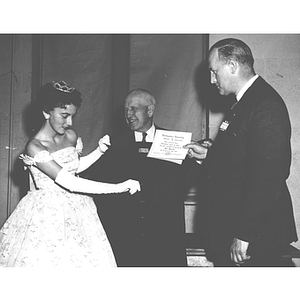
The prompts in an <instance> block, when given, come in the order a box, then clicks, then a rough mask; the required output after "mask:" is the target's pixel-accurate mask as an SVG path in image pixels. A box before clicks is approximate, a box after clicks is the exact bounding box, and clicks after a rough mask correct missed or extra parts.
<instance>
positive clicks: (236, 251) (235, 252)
mask: <svg viewBox="0 0 300 300" xmlns="http://www.w3.org/2000/svg"><path fill="white" fill-rule="evenodd" d="M248 247H249V243H248V242H246V241H242V240H239V239H237V238H234V239H233V242H232V245H231V247H230V257H231V260H232V261H234V262H235V263H236V264H237V265H241V264H243V263H244V262H245V261H246V260H248V259H250V258H251V256H249V255H247V250H248Z"/></svg>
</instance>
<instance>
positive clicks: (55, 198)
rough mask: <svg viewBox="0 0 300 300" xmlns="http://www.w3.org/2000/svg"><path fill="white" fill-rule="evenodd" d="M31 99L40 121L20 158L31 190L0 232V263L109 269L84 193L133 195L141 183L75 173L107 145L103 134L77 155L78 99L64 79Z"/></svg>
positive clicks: (110, 260)
mask: <svg viewBox="0 0 300 300" xmlns="http://www.w3.org/2000/svg"><path fill="white" fill-rule="evenodd" d="M36 101H37V102H36V103H38V104H39V105H40V111H41V113H42V115H43V117H44V120H45V121H44V123H43V125H42V127H41V128H40V130H39V131H38V132H37V133H36V134H35V135H34V136H33V137H32V138H31V139H30V140H29V141H28V143H27V145H26V148H25V153H24V154H22V155H21V156H20V158H21V159H22V160H23V161H24V164H25V167H27V168H28V170H29V176H30V189H29V191H28V193H27V194H26V195H25V196H24V197H23V198H22V199H21V201H20V202H19V203H18V205H17V207H16V209H15V210H14V211H13V213H12V214H11V215H10V217H9V218H8V220H7V221H6V223H5V224H4V225H3V227H2V229H1V230H0V266H2V267H89V266H93V267H106V266H107V267H114V266H116V262H115V259H114V255H113V252H112V249H111V246H110V244H109V241H108V239H107V236H106V233H105V231H104V229H103V227H102V224H101V222H100V219H99V217H98V215H97V211H96V206H95V204H94V202H93V200H92V198H91V197H90V196H88V195H86V194H102V193H123V192H129V193H131V194H134V193H135V192H137V191H139V190H140V184H139V182H138V181H135V180H131V179H129V180H127V181H124V182H122V183H118V184H109V183H103V182H95V181H91V180H87V179H83V178H80V177H78V175H77V174H79V173H80V172H81V171H83V170H85V169H86V168H88V167H89V166H90V165H91V164H93V163H94V162H95V161H96V160H97V159H99V158H100V157H101V156H102V154H103V153H104V152H105V151H106V150H107V145H109V144H110V141H109V136H107V135H106V136H105V137H103V138H102V139H100V141H99V147H97V148H96V149H95V150H94V151H93V152H91V153H90V154H88V155H86V156H81V152H82V146H83V145H82V141H81V139H80V138H79V137H78V136H77V133H76V132H75V131H74V130H73V129H72V128H71V126H72V123H73V118H74V116H75V114H76V113H77V110H78V108H79V107H80V105H81V102H82V99H81V93H80V92H79V91H78V90H76V89H75V88H72V87H70V86H68V85H67V84H66V83H65V82H64V81H59V82H53V83H47V84H45V85H44V86H42V87H41V89H40V90H39V92H38V94H37V99H36ZM103 171H105V170H103Z"/></svg>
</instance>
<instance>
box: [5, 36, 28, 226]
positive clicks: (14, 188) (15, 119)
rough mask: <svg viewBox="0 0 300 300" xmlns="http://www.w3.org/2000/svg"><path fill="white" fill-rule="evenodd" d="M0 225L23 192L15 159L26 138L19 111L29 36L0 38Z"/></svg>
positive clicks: (23, 94)
mask: <svg viewBox="0 0 300 300" xmlns="http://www.w3.org/2000/svg"><path fill="white" fill-rule="evenodd" d="M0 45H1V47H0V51H1V55H0V57H1V58H0V63H1V77H0V89H1V98H0V102H1V111H0V114H1V115H0V120H1V121H0V122H1V123H0V124H1V125H0V145H1V149H0V172H1V183H0V187H1V193H0V225H1V226H2V224H3V223H4V221H5V220H6V218H7V217H8V215H9V214H10V213H11V212H12V211H13V210H14V208H15V206H16V205H17V203H18V202H19V200H20V196H21V195H22V193H23V192H24V181H26V177H23V175H25V174H24V172H23V168H22V166H21V165H20V164H19V159H18V156H19V154H20V153H21V152H22V151H23V149H24V146H25V143H26V141H27V139H28V137H27V135H26V133H25V129H24V122H25V120H24V119H23V112H24V111H25V109H26V106H27V105H28V104H29V103H30V102H31V51H32V44H31V36H30V35H0Z"/></svg>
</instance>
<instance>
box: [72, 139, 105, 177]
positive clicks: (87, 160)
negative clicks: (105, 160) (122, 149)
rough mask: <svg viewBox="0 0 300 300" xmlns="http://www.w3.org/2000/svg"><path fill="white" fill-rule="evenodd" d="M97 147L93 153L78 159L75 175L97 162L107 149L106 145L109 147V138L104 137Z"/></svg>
mask: <svg viewBox="0 0 300 300" xmlns="http://www.w3.org/2000/svg"><path fill="white" fill-rule="evenodd" d="M98 144H99V147H97V148H96V149H95V150H94V151H93V152H91V153H90V154H88V155H85V156H82V157H80V159H79V166H78V169H77V173H78V174H79V173H81V172H83V171H84V170H86V169H87V168H88V167H90V166H91V165H92V164H93V163H94V162H95V161H97V160H98V159H99V158H100V157H101V156H102V155H103V154H104V153H105V152H106V150H107V149H108V147H107V145H109V146H110V137H109V135H105V136H104V137H103V138H101V139H100V140H99V142H98Z"/></svg>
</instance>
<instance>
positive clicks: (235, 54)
mask: <svg viewBox="0 0 300 300" xmlns="http://www.w3.org/2000/svg"><path fill="white" fill-rule="evenodd" d="M214 49H217V51H218V56H219V59H220V60H222V61H224V62H225V63H228V62H229V61H230V60H236V61H237V62H238V63H239V64H241V65H243V66H246V67H249V68H250V69H251V70H253V65H254V58H253V55H252V52H251V49H250V47H249V46H248V45H247V44H246V43H244V42H243V41H241V40H238V39H233V38H228V39H223V40H220V41H218V42H216V43H215V44H214V45H213V46H212V47H211V49H210V52H211V51H212V50H214Z"/></svg>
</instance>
